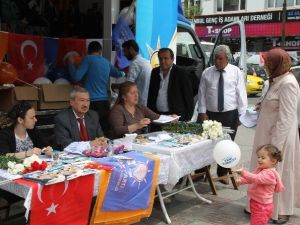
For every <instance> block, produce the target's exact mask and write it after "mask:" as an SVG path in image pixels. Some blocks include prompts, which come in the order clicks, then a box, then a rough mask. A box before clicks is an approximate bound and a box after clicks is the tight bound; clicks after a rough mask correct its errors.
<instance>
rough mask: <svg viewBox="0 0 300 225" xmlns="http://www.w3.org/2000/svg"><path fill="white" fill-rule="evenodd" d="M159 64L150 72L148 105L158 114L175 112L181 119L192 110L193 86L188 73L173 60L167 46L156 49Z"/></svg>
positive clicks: (190, 114) (171, 52)
mask: <svg viewBox="0 0 300 225" xmlns="http://www.w3.org/2000/svg"><path fill="white" fill-rule="evenodd" d="M158 59H159V64H160V66H159V67H157V68H155V69H153V70H152V72H151V78H150V85H149V92H148V107H149V108H150V109H151V110H153V111H154V112H156V113H158V114H177V115H179V116H181V117H180V120H182V121H188V120H190V119H191V118H192V116H193V112H194V99H193V97H194V96H193V87H192V83H191V81H190V79H189V77H188V74H187V73H186V72H185V71H184V70H183V69H181V68H179V67H178V66H176V65H175V64H174V63H173V62H174V53H173V51H172V50H171V49H169V48H161V49H160V50H159V51H158Z"/></svg>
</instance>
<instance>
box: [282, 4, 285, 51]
mask: <svg viewBox="0 0 300 225" xmlns="http://www.w3.org/2000/svg"><path fill="white" fill-rule="evenodd" d="M285 24H286V0H284V1H283V6H282V30H281V32H282V33H281V47H284V46H285Z"/></svg>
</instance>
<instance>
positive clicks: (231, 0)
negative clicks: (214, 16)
mask: <svg viewBox="0 0 300 225" xmlns="http://www.w3.org/2000/svg"><path fill="white" fill-rule="evenodd" d="M245 6H246V0H217V12H227V11H239V10H245Z"/></svg>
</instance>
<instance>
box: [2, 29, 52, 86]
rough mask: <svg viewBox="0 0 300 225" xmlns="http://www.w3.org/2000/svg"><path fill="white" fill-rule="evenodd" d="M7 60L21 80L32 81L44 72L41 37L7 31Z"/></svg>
mask: <svg viewBox="0 0 300 225" xmlns="http://www.w3.org/2000/svg"><path fill="white" fill-rule="evenodd" d="M7 53H8V62H9V63H11V64H12V65H13V66H14V67H15V68H16V70H17V73H18V77H19V78H20V79H21V80H24V81H26V82H29V83H32V82H33V81H34V80H35V79H36V78H38V77H42V76H44V74H45V72H46V71H45V65H44V44H43V37H41V36H33V35H23V34H14V33H9V35H8V52H7Z"/></svg>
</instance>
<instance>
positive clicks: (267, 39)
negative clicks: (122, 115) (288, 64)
mask: <svg viewBox="0 0 300 225" xmlns="http://www.w3.org/2000/svg"><path fill="white" fill-rule="evenodd" d="M282 14H283V13H282V11H264V12H253V13H239V14H222V15H221V14H220V15H205V16H198V17H197V18H196V19H195V24H196V26H195V30H196V33H197V35H198V37H199V38H200V39H201V40H205V41H213V40H214V39H215V37H216V35H217V33H218V31H219V29H220V28H221V27H222V26H224V25H225V24H228V23H230V22H233V21H236V20H243V21H244V22H245V30H246V37H247V48H248V49H247V50H248V51H249V52H258V51H264V50H268V49H270V48H271V47H273V46H280V45H281V43H280V41H281V36H282V27H283V25H282ZM299 27H300V9H297V10H288V11H287V13H286V23H285V35H286V42H285V47H284V48H285V49H286V50H288V51H300V29H299ZM238 36H239V35H238V32H237V30H235V29H228V30H227V37H228V42H231V43H232V42H235V39H237V37H238Z"/></svg>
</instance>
